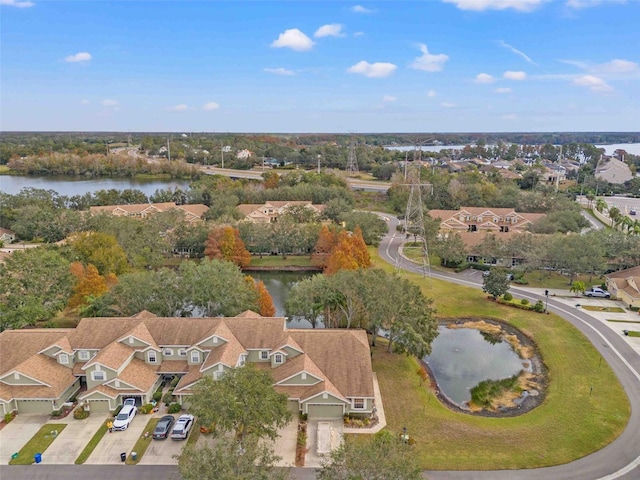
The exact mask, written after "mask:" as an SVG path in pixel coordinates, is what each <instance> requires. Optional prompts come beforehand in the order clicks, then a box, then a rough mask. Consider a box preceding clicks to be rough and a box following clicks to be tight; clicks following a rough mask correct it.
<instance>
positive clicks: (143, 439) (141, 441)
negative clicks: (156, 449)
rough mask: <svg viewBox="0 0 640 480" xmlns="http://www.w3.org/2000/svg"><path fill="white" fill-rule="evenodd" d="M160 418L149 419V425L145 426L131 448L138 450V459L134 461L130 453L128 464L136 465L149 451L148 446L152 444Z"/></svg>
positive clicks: (134, 450) (133, 450)
mask: <svg viewBox="0 0 640 480" xmlns="http://www.w3.org/2000/svg"><path fill="white" fill-rule="evenodd" d="M158 420H160V419H159V418H152V419H150V420H149V423H147V426H146V427H144V431H143V432H142V434H141V435H140V438H138V441H137V442H136V444H135V445H134V446H133V448H132V449H131V451H132V452H136V453H137V454H138V455H137V456H138V459H137V460H135V461H134V460H133V459H132V458H131V455H129V456H128V457H127V460H126V461H125V463H126V464H127V465H135V464H136V463H138V462H139V461H140V460H142V457H143V456H144V452H146V451H147V448H149V444H151V441H152V440H153V431H154V430H155V428H156V424H157V423H158Z"/></svg>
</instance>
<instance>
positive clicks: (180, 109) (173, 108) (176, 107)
mask: <svg viewBox="0 0 640 480" xmlns="http://www.w3.org/2000/svg"><path fill="white" fill-rule="evenodd" d="M188 109H189V105H187V104H185V103H180V104H178V105H173V106H171V107H167V108H166V110H167V111H168V112H184V111H185V110H188Z"/></svg>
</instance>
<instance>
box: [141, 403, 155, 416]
mask: <svg viewBox="0 0 640 480" xmlns="http://www.w3.org/2000/svg"><path fill="white" fill-rule="evenodd" d="M152 411H153V405H151V404H150V403H145V404H144V405H142V406H141V407H140V413H144V414H145V415H147V414H149V413H151V412H152Z"/></svg>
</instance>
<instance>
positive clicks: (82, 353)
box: [78, 350, 91, 361]
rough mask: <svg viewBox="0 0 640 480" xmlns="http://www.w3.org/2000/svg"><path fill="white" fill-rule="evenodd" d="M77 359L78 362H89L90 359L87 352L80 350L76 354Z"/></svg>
mask: <svg viewBox="0 0 640 480" xmlns="http://www.w3.org/2000/svg"><path fill="white" fill-rule="evenodd" d="M78 358H79V359H80V360H84V361H87V360H89V359H90V358H91V354H90V353H89V352H88V351H86V350H80V351H79V352H78Z"/></svg>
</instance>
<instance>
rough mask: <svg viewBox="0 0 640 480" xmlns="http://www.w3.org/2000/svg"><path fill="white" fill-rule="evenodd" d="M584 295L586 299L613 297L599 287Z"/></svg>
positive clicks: (592, 288)
mask: <svg viewBox="0 0 640 480" xmlns="http://www.w3.org/2000/svg"><path fill="white" fill-rule="evenodd" d="M584 294H585V296H586V297H600V298H609V297H611V294H610V293H609V292H607V291H606V290H603V289H601V288H598V287H591V288H590V289H589V290H586V291H585V292H584Z"/></svg>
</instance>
